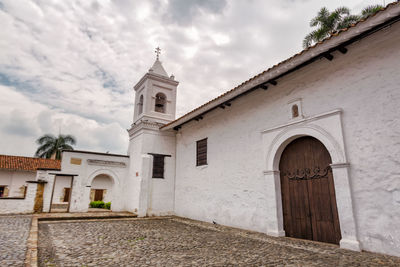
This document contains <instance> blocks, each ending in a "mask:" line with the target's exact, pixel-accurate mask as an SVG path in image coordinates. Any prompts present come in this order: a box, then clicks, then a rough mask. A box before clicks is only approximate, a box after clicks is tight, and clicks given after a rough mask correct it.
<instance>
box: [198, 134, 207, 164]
mask: <svg viewBox="0 0 400 267" xmlns="http://www.w3.org/2000/svg"><path fill="white" fill-rule="evenodd" d="M201 165H207V138H204V139H202V140H199V141H197V145H196V166H201Z"/></svg>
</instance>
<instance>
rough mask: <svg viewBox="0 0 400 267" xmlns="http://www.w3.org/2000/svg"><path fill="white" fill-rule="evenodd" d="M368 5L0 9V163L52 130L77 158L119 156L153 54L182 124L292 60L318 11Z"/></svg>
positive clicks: (58, 4) (2, 1)
mask: <svg viewBox="0 0 400 267" xmlns="http://www.w3.org/2000/svg"><path fill="white" fill-rule="evenodd" d="M376 3H381V1H372V0H364V1H360V0H352V1H337V0H336V1H327V0H325V1H320V0H283V1H263V0H252V1H233V0H231V1H225V0H215V1H214V0H207V1H195V0H190V1H189V0H169V1H166V0H151V1H128V0H121V1H61V0H59V1H48V0H37V1H18V0H0V21H1V25H2V38H0V84H3V86H1V87H0V89H1V98H0V116H1V119H0V122H1V126H0V142H1V143H0V153H10V154H25V155H32V153H33V152H34V150H35V148H36V145H35V144H34V140H35V139H36V138H37V137H38V136H40V135H42V134H44V133H58V129H59V127H60V126H61V129H62V132H63V133H65V134H73V135H75V136H76V137H77V139H78V146H77V148H80V149H91V150H100V151H107V150H109V151H110V152H115V153H125V152H126V149H127V142H128V138H127V134H126V131H125V129H126V128H128V127H129V125H130V124H131V123H132V121H131V120H132V115H133V102H134V99H133V98H134V94H133V90H132V87H133V85H134V84H135V83H136V82H137V81H138V80H139V79H140V78H141V76H142V75H143V74H144V73H145V72H146V71H147V70H148V68H149V67H150V66H151V65H152V63H153V61H154V54H153V51H154V48H155V47H156V46H160V47H161V48H162V51H163V53H162V55H161V60H162V61H163V64H164V67H165V69H166V70H167V72H168V73H169V74H172V73H173V74H174V75H175V77H176V79H177V80H178V81H180V85H179V87H178V105H177V114H178V115H182V114H184V113H186V112H188V111H190V110H191V109H193V108H195V107H196V106H198V105H200V104H203V103H204V102H206V101H208V100H210V99H211V98H213V97H216V96H218V95H219V94H221V93H223V92H225V91H227V90H229V89H231V88H233V87H235V86H236V85H238V84H240V83H241V82H243V81H244V80H247V79H248V78H250V77H252V76H253V75H255V74H257V73H259V72H261V71H263V70H265V69H267V68H268V67H270V66H272V65H274V64H276V63H278V62H279V61H281V60H284V59H285V58H287V57H289V56H291V55H293V54H294V53H296V52H298V51H300V50H301V43H302V38H303V36H305V34H306V33H308V32H309V31H310V29H309V25H308V23H309V20H310V19H311V18H312V17H313V16H314V15H315V14H316V13H317V11H318V10H319V9H320V8H321V7H322V6H327V7H328V8H329V9H334V8H336V7H338V6H342V5H346V6H348V7H350V8H354V10H355V12H359V11H360V10H361V8H362V7H363V6H366V5H368V4H376ZM15 144H19V146H18V147H17V146H16V145H15Z"/></svg>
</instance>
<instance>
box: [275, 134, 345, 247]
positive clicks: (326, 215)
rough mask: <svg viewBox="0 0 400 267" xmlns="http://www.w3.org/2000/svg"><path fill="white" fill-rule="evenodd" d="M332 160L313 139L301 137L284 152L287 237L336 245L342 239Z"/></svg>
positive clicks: (282, 186) (283, 181)
mask: <svg viewBox="0 0 400 267" xmlns="http://www.w3.org/2000/svg"><path fill="white" fill-rule="evenodd" d="M330 163H331V158H330V155H329V152H328V151H327V150H326V148H325V146H324V145H323V144H322V143H321V142H319V141H318V140H317V139H315V138H313V137H301V138H298V139H296V140H294V141H293V142H291V143H290V144H289V145H288V146H287V147H286V148H285V150H284V151H283V153H282V156H281V161H280V164H279V169H280V173H281V192H282V208H283V223H284V229H285V231H286V235H287V236H290V237H296V238H303V239H309V240H315V241H322V242H328V243H335V244H338V243H339V241H340V238H341V234H340V227H339V219H338V214H337V207H336V198H335V188H334V183H333V176H332V170H331V168H330Z"/></svg>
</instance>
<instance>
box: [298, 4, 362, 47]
mask: <svg viewBox="0 0 400 267" xmlns="http://www.w3.org/2000/svg"><path fill="white" fill-rule="evenodd" d="M359 19H360V18H359V16H356V15H351V14H350V10H349V9H348V8H347V7H338V8H336V9H335V10H334V11H333V12H330V11H329V10H328V9H327V8H326V7H323V8H321V10H320V11H319V12H318V14H317V16H316V17H314V18H313V19H312V20H311V21H310V26H311V27H318V28H317V29H316V30H314V31H312V32H310V33H309V34H307V35H306V37H305V38H304V40H303V47H304V48H307V47H309V46H311V44H313V43H315V42H319V41H322V40H323V39H325V38H326V37H328V36H329V35H331V34H332V33H334V32H336V31H338V30H340V29H343V28H347V27H349V26H350V25H351V24H353V23H355V22H357V21H358V20H359Z"/></svg>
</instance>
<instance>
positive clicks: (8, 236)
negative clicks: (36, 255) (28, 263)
mask: <svg viewBox="0 0 400 267" xmlns="http://www.w3.org/2000/svg"><path fill="white" fill-rule="evenodd" d="M31 220H32V216H31V215H14V216H13V215H7V216H5V215H1V216H0V266H24V260H25V253H26V243H27V239H28V236H29V230H30V227H31Z"/></svg>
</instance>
